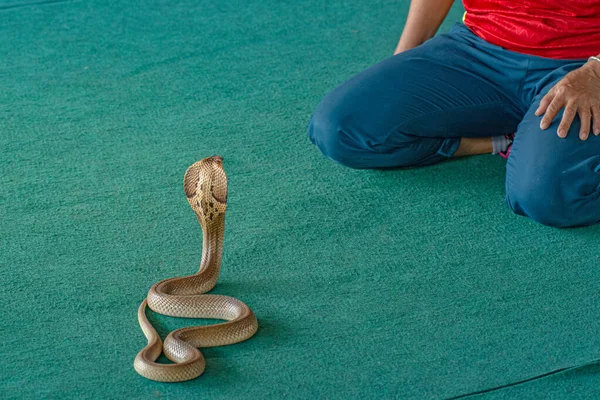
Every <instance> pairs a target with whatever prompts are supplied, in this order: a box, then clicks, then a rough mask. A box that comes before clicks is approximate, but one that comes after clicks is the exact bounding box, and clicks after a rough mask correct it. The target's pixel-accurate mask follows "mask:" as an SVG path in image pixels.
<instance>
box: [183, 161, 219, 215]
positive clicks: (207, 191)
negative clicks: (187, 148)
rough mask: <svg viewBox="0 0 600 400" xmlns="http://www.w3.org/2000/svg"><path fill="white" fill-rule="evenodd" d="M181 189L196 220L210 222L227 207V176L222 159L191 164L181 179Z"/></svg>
mask: <svg viewBox="0 0 600 400" xmlns="http://www.w3.org/2000/svg"><path fill="white" fill-rule="evenodd" d="M183 188H184V190H185V194H186V197H187V199H188V202H189V203H190V206H191V207H192V209H193V210H194V212H195V213H196V215H197V216H198V219H204V220H210V221H212V220H213V218H214V217H215V216H218V215H220V214H223V213H224V212H225V207H226V205H227V175H226V174H225V170H224V168H223V158H222V157H220V156H213V157H208V158H205V159H203V160H200V161H198V162H196V163H194V164H192V165H191V166H190V167H189V168H188V169H187V171H186V173H185V176H184V178H183Z"/></svg>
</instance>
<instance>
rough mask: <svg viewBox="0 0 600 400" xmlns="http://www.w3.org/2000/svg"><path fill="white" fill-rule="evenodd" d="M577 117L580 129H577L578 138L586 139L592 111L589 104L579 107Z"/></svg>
mask: <svg viewBox="0 0 600 400" xmlns="http://www.w3.org/2000/svg"><path fill="white" fill-rule="evenodd" d="M578 114H579V119H580V120H581V129H580V130H579V139H581V140H587V139H588V137H589V136H590V125H591V123H592V111H591V108H590V106H589V105H587V104H586V105H585V106H582V107H580V108H579V111H578Z"/></svg>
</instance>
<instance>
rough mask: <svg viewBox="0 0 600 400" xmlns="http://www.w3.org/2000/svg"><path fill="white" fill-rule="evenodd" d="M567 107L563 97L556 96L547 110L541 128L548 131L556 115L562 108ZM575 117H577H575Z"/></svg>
mask: <svg viewBox="0 0 600 400" xmlns="http://www.w3.org/2000/svg"><path fill="white" fill-rule="evenodd" d="M564 105H565V102H564V100H563V99H562V98H561V97H558V96H555V97H554V99H553V100H552V102H551V103H550V105H548V108H547V109H546V113H545V114H544V118H542V121H541V122H540V128H542V130H546V129H548V127H549V126H550V124H551V123H552V121H553V120H554V117H556V114H558V112H559V111H560V109H561V108H563V106H564ZM573 116H575V115H573Z"/></svg>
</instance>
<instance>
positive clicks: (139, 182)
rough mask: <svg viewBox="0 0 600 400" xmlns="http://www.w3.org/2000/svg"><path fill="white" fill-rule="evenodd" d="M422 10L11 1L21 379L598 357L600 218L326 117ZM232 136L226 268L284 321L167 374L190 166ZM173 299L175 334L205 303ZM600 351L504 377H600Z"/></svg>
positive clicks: (7, 319) (142, 395)
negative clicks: (167, 281)
mask: <svg viewBox="0 0 600 400" xmlns="http://www.w3.org/2000/svg"><path fill="white" fill-rule="evenodd" d="M407 11H408V2H407V1H397V0H394V1H392V0H380V1H375V2H366V1H362V0H330V1H329V0H328V1H316V0H306V1H291V0H284V1H281V0H260V1H258V0H254V1H250V0H231V1H228V2H224V1H206V0H199V1H189V0H182V1H178V2H167V1H139V0H130V1H127V2H119V3H117V2H109V1H102V0H89V1H19V0H8V1H6V0H0V36H1V37H2V40H0V126H1V134H0V166H1V174H0V187H1V190H0V224H1V225H0V254H1V258H0V262H1V269H0V282H1V283H2V284H1V285H0V303H1V304H2V306H3V308H2V311H1V317H2V318H1V324H0V335H1V337H2V340H1V341H0V351H1V354H2V357H3V363H2V364H3V366H2V367H1V368H0V393H1V397H2V398H3V399H7V398H8V399H12V398H28V399H40V398H50V399H54V398H77V399H138V398H139V399H155V398H165V399H177V398H181V399H183V398H207V399H209V398H215V399H218V398H222V399H232V398H248V399H256V398H331V399H345V398H401V399H408V398H414V399H424V398H427V399H443V398H450V397H453V396H459V395H462V394H465V393H470V392H476V391H481V390H484V389H487V388H492V387H496V386H503V385H507V384H510V383H511V382H516V381H521V380H526V379H529V378H531V377H534V376H537V375H540V374H544V373H546V372H549V371H552V370H556V369H560V368H565V367H569V366H572V365H577V364H581V363H585V362H587V361H590V360H593V359H596V358H600V335H599V334H598V331H599V329H600V305H599V304H598V281H599V279H600V269H599V268H598V265H599V253H600V252H599V250H600V245H599V240H598V239H599V235H600V229H599V228H598V227H593V228H585V229H574V230H557V229H551V228H546V227H543V226H540V225H537V224H535V223H533V222H531V221H529V220H527V219H525V218H522V217H518V216H515V215H513V214H512V213H511V212H510V211H509V210H508V209H507V208H506V207H505V206H504V200H503V196H504V188H503V185H504V184H503V179H504V161H503V160H502V159H501V158H499V157H493V156H483V157H476V158H469V159H463V160H458V161H454V162H449V163H446V164H443V165H437V166H433V167H430V168H425V169H411V170H403V171H354V170H350V169H346V168H342V167H339V166H337V165H334V164H333V163H331V162H329V161H328V160H326V159H324V158H323V157H322V156H321V155H320V154H319V153H318V151H317V150H316V149H315V148H314V147H313V146H312V145H311V144H310V143H309V141H308V139H307V138H306V134H305V127H306V124H307V122H308V118H309V116H310V113H311V111H312V109H313V108H314V107H315V105H316V104H317V103H318V101H319V100H320V98H321V97H322V96H323V95H324V94H325V93H327V92H328V91H329V90H331V89H332V88H333V87H335V86H336V85H337V84H339V83H341V82H342V81H344V80H345V79H347V78H348V77H350V76H351V75H352V74H354V73H357V72H359V71H360V70H362V69H364V68H366V67H367V66H369V65H371V64H373V63H375V62H377V61H379V60H381V59H383V58H385V57H387V56H389V55H390V54H391V52H392V51H393V49H394V47H395V44H396V41H397V39H398V36H399V34H400V31H401V28H402V25H403V22H404V20H405V18H406V14H407ZM460 16H461V9H460V6H459V5H457V6H456V7H455V8H454V9H453V10H452V13H451V15H450V18H449V20H448V21H447V23H446V24H445V25H444V27H443V29H442V30H446V29H447V28H448V27H449V25H450V23H452V22H454V21H457V20H459V19H460ZM213 154H221V155H223V156H224V158H225V166H226V169H227V172H228V174H229V177H230V197H229V208H228V217H227V228H226V242H225V254H224V264H223V272H222V275H221V279H220V281H219V284H218V287H217V289H216V290H215V292H216V293H223V294H228V295H232V296H234V297H237V298H239V299H241V300H243V301H245V302H246V303H247V304H249V305H250V306H251V307H252V308H253V309H254V310H255V312H256V314H257V316H258V319H259V323H260V331H259V332H258V333H257V335H256V336H255V337H254V338H253V339H251V340H249V341H247V342H244V343H241V344H238V345H234V346H229V347H220V348H214V349H207V350H206V351H205V355H206V358H207V369H206V372H205V374H204V375H203V376H202V377H201V378H199V379H197V380H195V381H192V382H187V383H183V384H161V383H155V382H150V381H147V380H145V379H143V378H141V377H139V376H138V375H137V374H136V373H135V371H134V370H133V368H132V362H133V358H134V356H135V354H136V353H137V352H138V351H139V350H140V349H141V348H142V347H143V346H144V344H145V339H144V337H143V335H142V333H141V331H140V329H139V327H138V325H137V320H136V309H137V307H138V305H139V303H140V302H141V301H142V299H143V298H144V296H145V294H146V292H147V290H148V288H149V287H150V285H151V284H152V283H154V282H156V281H158V280H161V279H164V278H166V277H170V276H178V275H182V274H187V273H191V272H193V271H195V270H196V269H197V265H198V263H199V259H200V245H201V231H200V228H199V226H198V225H197V222H196V220H195V218H194V216H193V213H192V211H191V209H190V208H189V206H188V205H187V202H186V199H185V195H184V193H183V190H182V179H183V173H184V172H185V169H186V168H187V166H189V165H190V164H192V163H193V162H194V161H196V160H198V159H200V158H203V157H206V156H209V155H213ZM151 317H152V320H153V321H154V322H155V323H156V324H157V325H158V327H159V329H160V332H161V333H162V334H165V333H166V332H168V331H169V330H171V329H174V328H177V327H181V326H186V325H187V324H189V323H192V322H197V321H181V320H176V319H174V318H167V317H162V316H155V315H152V314H151ZM202 322H205V321H202ZM599 376H600V374H599V372H598V368H597V367H594V366H591V367H587V368H580V369H577V370H571V371H568V372H564V373H561V374H556V375H552V376H548V377H546V378H544V379H540V380H535V381H531V382H528V383H524V384H522V385H518V386H512V387H508V388H506V389H503V390H500V391H496V392H491V393H489V394H487V395H482V396H480V397H489V398H491V399H496V398H593V397H594V395H595V397H596V398H597V397H598V396H600V392H599V391H598V387H600V385H599V384H600V379H599V378H598V377H599ZM588 396H589V397H588Z"/></svg>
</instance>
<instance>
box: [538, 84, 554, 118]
mask: <svg viewBox="0 0 600 400" xmlns="http://www.w3.org/2000/svg"><path fill="white" fill-rule="evenodd" d="M553 99H554V88H552V89H550V91H549V92H548V93H546V95H545V96H544V97H543V98H542V100H541V101H540V106H539V107H538V108H537V110H536V111H535V115H537V116H538V117H539V116H540V115H542V114H543V113H545V112H546V109H547V108H548V106H549V105H550V103H552V100H553Z"/></svg>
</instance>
